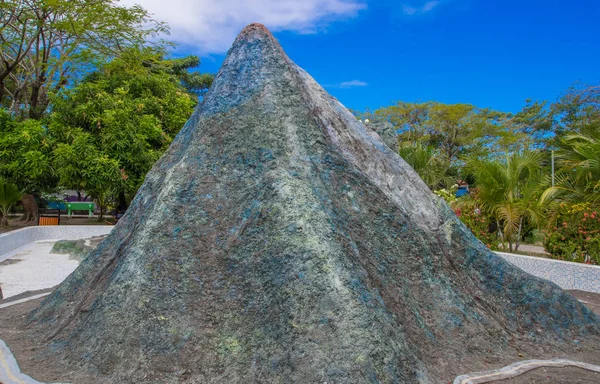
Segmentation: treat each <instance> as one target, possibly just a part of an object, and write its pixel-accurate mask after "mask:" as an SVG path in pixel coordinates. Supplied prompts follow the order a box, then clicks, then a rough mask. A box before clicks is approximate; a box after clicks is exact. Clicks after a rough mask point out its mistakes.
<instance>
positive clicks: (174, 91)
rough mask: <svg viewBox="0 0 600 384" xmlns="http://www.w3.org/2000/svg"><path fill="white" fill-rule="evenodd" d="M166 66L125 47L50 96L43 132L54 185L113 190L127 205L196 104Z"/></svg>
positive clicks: (157, 56) (101, 193)
mask: <svg viewBox="0 0 600 384" xmlns="http://www.w3.org/2000/svg"><path fill="white" fill-rule="evenodd" d="M173 63H174V62H173V61H169V60H164V59H163V56H162V54H161V53H160V52H157V51H155V50H143V51H139V50H130V51H127V52H124V53H123V54H122V55H121V57H119V58H116V59H114V60H112V61H111V62H110V63H108V64H106V65H104V66H103V67H102V68H101V69H100V70H99V71H97V72H94V73H92V74H90V75H89V76H88V77H87V78H86V79H84V81H82V82H81V83H80V84H79V85H77V86H76V87H75V88H73V89H69V90H65V92H64V93H63V95H62V96H61V97H60V98H57V99H56V101H55V103H54V105H53V108H52V113H51V115H50V125H49V130H50V133H51V135H52V137H53V138H54V139H55V140H56V141H57V142H58V143H60V144H58V145H57V151H56V156H55V162H54V164H55V166H56V168H57V172H58V174H59V177H60V185H61V186H63V187H68V188H78V189H83V188H85V189H86V190H89V191H94V193H95V194H96V195H97V197H99V198H102V199H104V198H105V194H106V192H107V191H111V192H115V193H117V194H118V195H119V198H120V201H119V203H120V205H126V203H127V201H126V200H128V198H130V197H132V196H133V195H134V194H135V193H136V191H137V189H138V187H139V186H140V185H141V183H142V182H143V180H144V177H145V176H146V173H147V172H148V171H149V170H150V168H151V167H152V166H153V165H154V163H155V162H156V161H157V160H158V158H159V157H160V156H161V155H162V153H163V152H164V151H165V150H166V149H167V148H168V146H169V144H170V143H171V141H172V140H173V138H174V136H175V135H176V134H177V133H178V132H179V130H180V129H181V128H182V127H183V125H184V124H185V122H186V121H187V119H188V118H189V116H190V115H191V113H192V111H193V108H194V106H195V104H196V97H195V96H194V95H192V94H190V93H188V92H187V91H186V88H185V87H184V86H183V85H182V79H181V76H179V74H177V73H176V72H175V71H173V69H172V68H173V67H174V66H175V65H174V64H173ZM78 156H81V157H82V159H81V161H80V160H79V159H78ZM116 170H118V173H117V171H116ZM126 197H127V198H126Z"/></svg>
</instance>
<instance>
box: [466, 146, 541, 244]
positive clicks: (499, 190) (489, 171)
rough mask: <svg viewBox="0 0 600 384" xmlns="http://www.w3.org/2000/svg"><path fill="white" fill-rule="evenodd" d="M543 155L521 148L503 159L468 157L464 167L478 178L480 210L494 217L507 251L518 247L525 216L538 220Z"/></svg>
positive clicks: (532, 221)
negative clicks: (522, 151) (520, 151)
mask: <svg viewBox="0 0 600 384" xmlns="http://www.w3.org/2000/svg"><path fill="white" fill-rule="evenodd" d="M541 158H542V155H541V154H540V153H539V152H524V153H517V154H512V155H507V156H506V157H505V158H504V159H476V158H473V159H470V160H469V161H467V164H466V169H467V171H468V172H469V173H471V174H473V175H474V177H475V180H476V181H477V190H478V199H479V200H480V202H481V209H482V212H484V213H485V214H487V215H489V216H490V217H493V218H494V220H495V221H496V223H497V225H498V227H499V228H500V231H499V235H500V238H501V240H502V241H503V242H507V243H508V248H509V250H510V251H512V250H513V245H514V246H515V248H514V249H515V250H516V249H518V247H519V243H520V241H521V239H522V235H523V229H524V224H525V223H526V221H527V220H529V221H530V222H531V223H534V224H535V223H538V222H539V219H540V214H541V207H540V205H539V204H538V199H539V196H540V194H541V191H542V189H541V187H542V182H543V172H542V168H541Z"/></svg>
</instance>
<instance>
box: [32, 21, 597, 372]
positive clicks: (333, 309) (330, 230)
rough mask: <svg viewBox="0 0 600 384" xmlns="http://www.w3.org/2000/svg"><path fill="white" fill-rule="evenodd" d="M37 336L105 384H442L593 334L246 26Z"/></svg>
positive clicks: (36, 326) (49, 305)
mask: <svg viewBox="0 0 600 384" xmlns="http://www.w3.org/2000/svg"><path fill="white" fill-rule="evenodd" d="M30 322H31V326H32V330H33V332H34V334H35V335H38V337H39V336H40V335H41V336H43V339H44V340H46V351H51V354H52V355H54V354H57V355H58V356H61V359H62V361H63V362H64V364H65V367H66V368H65V369H67V368H68V369H70V370H81V371H82V372H92V373H93V374H94V375H97V377H99V380H100V379H101V380H103V381H102V382H110V383H181V382H184V383H329V384H331V383H447V382H449V381H451V380H452V379H453V378H454V376H456V375H457V374H460V373H465V372H469V371H473V370H485V369H489V367H490V364H492V365H493V364H496V365H498V366H501V365H505V364H508V363H512V362H514V361H516V360H519V359H520V357H519V354H521V355H523V354H526V355H527V357H528V358H535V357H544V356H549V355H553V356H558V357H559V356H563V355H564V356H569V355H570V354H572V353H576V352H577V351H585V348H587V346H586V345H588V344H586V343H592V344H593V345H598V334H599V332H600V320H599V318H598V317H597V316H596V315H594V314H593V313H592V312H591V311H589V310H588V309H587V308H586V307H584V306H583V305H582V304H580V303H579V302H578V301H577V300H575V299H574V298H572V297H571V296H569V295H568V294H566V293H564V292H563V291H562V290H561V289H559V288H558V287H557V286H556V285H554V284H551V283H549V282H547V281H544V280H541V279H538V278H535V277H532V276H530V275H528V274H526V273H524V272H522V271H521V270H520V269H518V268H516V267H513V266H512V265H510V264H508V263H507V262H505V261H503V260H502V259H500V258H499V257H497V256H496V255H495V254H494V253H492V252H490V251H489V250H488V249H487V248H486V247H485V246H484V245H483V244H482V243H481V242H479V241H478V240H477V239H476V238H475V237H474V236H473V235H472V233H471V232H470V231H469V230H468V229H467V228H466V227H465V226H464V225H462V224H461V222H460V221H459V220H458V219H457V217H456V215H455V214H454V213H453V212H452V211H451V210H450V209H449V208H448V207H447V205H446V204H445V203H444V202H443V201H441V200H440V199H438V198H437V197H436V196H435V195H434V194H433V193H431V191H430V190H429V189H428V187H427V186H426V185H425V184H424V183H423V181H422V180H421V179H420V178H419V176H418V175H417V174H416V173H415V172H414V171H413V170H412V169H411V168H410V167H409V166H408V165H407V164H406V163H405V162H404V161H403V160H402V159H401V158H400V157H399V156H398V155H397V154H396V153H395V152H393V151H392V150H390V149H389V148H388V147H387V146H386V145H385V144H384V143H383V142H382V140H381V139H380V137H379V136H378V135H377V134H376V133H375V132H374V131H372V130H371V129H369V128H368V127H366V126H365V125H363V124H362V123H361V122H360V121H358V120H357V119H356V118H355V117H354V116H353V115H352V114H351V113H350V112H348V110H347V109H346V108H344V106H343V105H341V104H340V103H339V102H338V101H337V100H336V99H335V98H333V97H331V96H330V95H329V94H328V93H327V92H326V91H324V90H323V88H321V87H320V86H319V85H318V84H317V83H316V82H315V81H314V80H313V79H312V78H311V77H310V76H309V75H308V74H307V73H306V72H305V71H303V70H302V69H300V68H299V67H298V66H296V65H295V64H294V63H293V62H292V61H291V60H290V59H289V58H288V57H287V56H286V54H285V53H284V52H283V50H282V48H281V47H280V45H279V44H278V43H277V41H276V40H275V39H274V37H273V36H272V35H271V34H270V33H269V31H268V30H267V29H266V28H265V27H264V26H262V25H259V24H252V25H250V26H248V27H246V28H245V29H244V30H243V31H242V32H241V34H240V35H239V36H238V38H237V39H236V41H235V42H234V44H233V46H232V48H231V49H230V51H229V53H228V55H227V58H226V59H225V62H224V63H223V66H222V68H221V69H220V71H219V73H218V74H217V76H216V78H215V81H214V84H213V85H212V88H211V89H210V91H209V92H208V94H207V95H206V97H205V99H204V101H203V102H202V104H201V105H199V106H198V108H197V110H196V111H195V113H194V115H193V116H192V118H191V119H190V120H189V121H188V123H187V124H186V125H185V127H184V128H183V129H182V131H181V132H180V133H179V135H178V136H177V138H176V139H175V141H174V142H173V144H172V145H171V147H170V148H169V150H168V151H167V153H166V154H165V155H164V156H163V157H162V158H161V159H160V160H159V161H158V163H157V164H156V165H155V166H154V168H153V169H152V170H151V171H150V173H149V174H148V176H147V177H146V181H145V183H144V184H143V186H142V187H141V188H140V190H139V192H138V194H137V196H136V197H135V199H134V201H133V202H132V204H131V207H130V208H129V210H128V212H127V213H126V215H125V216H124V217H123V218H122V219H121V220H120V221H119V222H118V224H117V226H116V227H115V228H114V230H113V231H112V232H111V234H110V235H109V236H108V238H107V239H105V240H104V241H103V242H102V243H100V245H99V246H98V247H97V248H96V249H95V250H94V251H93V252H92V253H91V254H90V256H89V257H88V258H87V259H86V260H85V261H84V262H83V263H82V264H81V265H80V267H79V268H78V269H77V270H76V271H75V272H74V273H73V274H72V275H71V276H70V277H69V278H68V279H67V280H65V281H64V282H63V283H62V284H61V285H60V287H59V288H58V289H57V290H56V291H55V292H54V293H53V294H52V295H50V296H49V297H48V298H47V299H46V300H45V301H44V302H43V304H42V306H41V307H40V308H39V309H38V310H37V311H35V312H34V313H33V314H32V316H31V317H30ZM574 340H576V341H577V343H575V342H574ZM592 344H590V345H592ZM590 348H592V347H590ZM46 355H48V354H46Z"/></svg>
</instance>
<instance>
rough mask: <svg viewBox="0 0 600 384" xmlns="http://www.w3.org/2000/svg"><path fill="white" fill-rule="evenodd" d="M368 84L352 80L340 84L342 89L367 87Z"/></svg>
mask: <svg viewBox="0 0 600 384" xmlns="http://www.w3.org/2000/svg"><path fill="white" fill-rule="evenodd" d="M367 85H369V84H367V83H366V82H364V81H360V80H350V81H344V82H342V83H340V88H354V87H366V86H367Z"/></svg>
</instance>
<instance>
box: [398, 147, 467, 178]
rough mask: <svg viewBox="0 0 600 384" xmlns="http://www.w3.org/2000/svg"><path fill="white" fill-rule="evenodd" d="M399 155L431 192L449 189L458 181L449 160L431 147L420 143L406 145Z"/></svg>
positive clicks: (399, 151) (401, 148)
mask: <svg viewBox="0 0 600 384" xmlns="http://www.w3.org/2000/svg"><path fill="white" fill-rule="evenodd" d="M398 154H399V155H400V157H402V158H403V159H404V160H405V161H406V162H407V163H408V164H409V165H410V166H411V167H412V168H413V169H414V170H415V172H417V173H418V174H419V176H421V178H422V179H423V181H424V182H425V184H427V185H428V186H429V188H431V190H436V189H439V188H448V187H450V186H451V185H453V184H454V183H455V181H456V175H454V174H452V169H451V167H450V161H449V160H448V158H447V157H446V156H444V155H443V154H441V153H440V152H439V150H436V149H435V148H433V147H431V146H430V147H425V146H424V145H423V144H421V143H418V142H417V143H414V144H406V143H405V144H404V145H402V146H401V147H400V149H399V150H398Z"/></svg>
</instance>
